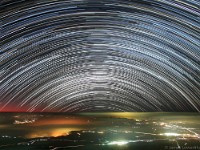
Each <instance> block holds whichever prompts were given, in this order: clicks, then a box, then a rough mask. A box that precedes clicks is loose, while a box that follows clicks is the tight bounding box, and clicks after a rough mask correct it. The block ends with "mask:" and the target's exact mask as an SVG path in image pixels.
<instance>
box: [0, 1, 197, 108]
mask: <svg viewBox="0 0 200 150" xmlns="http://www.w3.org/2000/svg"><path fill="white" fill-rule="evenodd" d="M1 3H2V4H1V11H0V13H1V23H2V24H1V33H0V41H1V48H0V112H5V111H15V112H16V111H17V112H84V111H85V112H87V111H91V112H95V111H167V112H179V111H188V112H193V111H195V112H199V111H200V94H199V93H200V37H199V35H200V20H199V16H200V9H199V8H200V4H199V1H198V0H193V1H189V0H180V1H169V0H163V1H160V0H101V1H92V0H84V1H78V0H63V1H54V0H45V1H44V0H32V1H24V0H23V1H22V0H19V1H15V0H4V1H2V2H1Z"/></svg>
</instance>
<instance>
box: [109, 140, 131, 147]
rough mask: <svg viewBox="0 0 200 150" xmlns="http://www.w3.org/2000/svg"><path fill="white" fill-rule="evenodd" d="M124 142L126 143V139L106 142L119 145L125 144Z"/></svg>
mask: <svg viewBox="0 0 200 150" xmlns="http://www.w3.org/2000/svg"><path fill="white" fill-rule="evenodd" d="M126 144H128V141H112V142H110V143H108V145H119V146H121V145H126Z"/></svg>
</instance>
